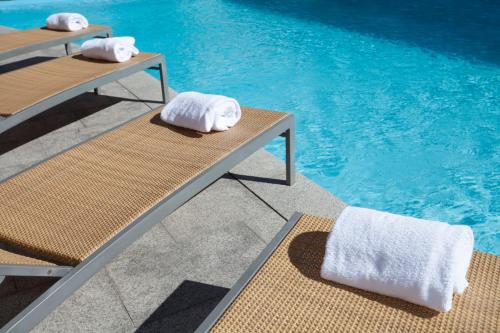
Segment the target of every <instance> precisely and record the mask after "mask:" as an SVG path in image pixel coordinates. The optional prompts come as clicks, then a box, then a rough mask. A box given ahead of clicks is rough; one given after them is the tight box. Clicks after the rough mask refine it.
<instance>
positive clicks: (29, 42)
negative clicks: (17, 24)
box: [0, 25, 111, 60]
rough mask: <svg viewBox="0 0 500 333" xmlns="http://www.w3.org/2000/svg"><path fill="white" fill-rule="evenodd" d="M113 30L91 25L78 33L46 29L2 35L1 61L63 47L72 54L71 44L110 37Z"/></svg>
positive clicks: (0, 42)
mask: <svg viewBox="0 0 500 333" xmlns="http://www.w3.org/2000/svg"><path fill="white" fill-rule="evenodd" d="M110 36H111V28H110V27H107V26H103V25H90V26H89V27H88V28H87V29H82V30H78V31H55V30H49V29H46V28H36V29H30V30H21V31H19V30H14V31H12V32H11V33H7V34H2V35H0V60H4V59H7V58H11V57H15V56H18V55H21V54H25V53H29V52H33V51H39V50H43V49H47V48H49V47H53V46H57V45H63V44H64V47H65V49H66V54H67V55H69V54H71V42H73V41H76V40H81V39H87V38H92V37H110Z"/></svg>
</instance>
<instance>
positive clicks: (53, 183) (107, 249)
mask: <svg viewBox="0 0 500 333" xmlns="http://www.w3.org/2000/svg"><path fill="white" fill-rule="evenodd" d="M159 111H160V109H157V110H155V111H153V112H150V113H147V114H146V115H143V116H140V117H139V118H136V119H135V120H132V121H130V122H128V123H126V124H125V125H122V126H120V127H118V128H115V129H113V130H111V131H109V132H107V133H105V134H103V135H101V136H99V137H97V138H95V139H92V140H90V141H88V142H86V143H83V144H81V145H79V146H77V147H75V148H72V149H70V150H68V151H66V152H63V153H61V154H60V155H57V156H55V157H53V158H51V159H49V160H47V161H45V162H42V163H41V164H38V165H37V166H35V167H33V168H31V169H29V170H27V171H24V172H22V173H20V174H18V175H16V176H13V177H11V178H9V179H7V180H6V181H4V182H2V183H0V193H2V200H0V243H4V244H6V245H7V246H8V247H7V250H2V251H0V276H1V275H15V276H61V277H62V278H61V279H60V280H58V281H57V282H56V283H55V284H54V285H53V286H51V287H50V288H49V289H48V290H47V291H46V292H45V293H44V294H42V295H41V296H40V297H39V298H38V299H36V300H35V301H34V302H33V303H32V304H31V305H30V306H28V307H27V308H26V309H25V310H24V311H22V312H21V313H20V314H19V315H18V316H16V317H15V318H13V319H12V320H11V321H10V322H9V323H8V324H6V326H4V327H3V328H2V330H0V331H1V332H13V331H16V332H26V331H28V330H29V329H31V328H32V327H33V326H34V325H36V324H37V323H38V322H39V321H40V320H42V319H43V318H44V317H45V316H46V315H47V314H49V313H50V312H51V311H52V310H53V309H54V308H56V307H57V306H58V305H59V304H60V303H61V302H63V301H64V299H66V298H67V297H68V296H69V295H71V293H72V292H74V291H75V290H76V289H78V288H79V287H80V286H81V285H82V284H83V283H85V281H87V280H88V279H89V278H90V277H91V276H92V275H93V274H95V273H96V272H98V271H99V270H100V269H101V268H102V267H103V266H104V265H105V264H106V263H108V262H110V261H111V259H113V257H115V256H116V255H118V254H120V253H121V252H122V251H123V250H124V249H125V248H126V247H127V246H128V245H129V244H131V243H132V242H133V241H134V240H136V239H137V238H139V237H140V236H141V235H142V234H143V233H145V232H146V231H148V230H149V229H150V228H151V227H152V226H153V225H155V224H156V223H158V222H160V221H161V220H162V219H163V218H165V217H166V216H168V215H169V214H170V213H172V212H173V211H175V210H176V209H177V208H178V207H180V206H181V205H183V204H184V203H185V202H186V201H187V200H189V199H190V198H192V197H193V196H194V195H195V194H197V193H198V192H199V191H201V190H203V189H204V188H205V187H206V186H208V185H209V184H211V183H212V182H214V181H215V180H217V179H218V178H219V177H221V176H222V175H223V174H224V173H226V172H228V171H229V170H230V169H232V168H233V167H234V166H235V165H237V164H238V163H239V162H241V161H242V160H244V159H245V158H246V157H248V156H249V155H251V154H252V153H254V152H255V151H257V150H258V149H260V148H261V147H262V146H264V145H265V144H266V143H268V142H269V141H271V140H272V139H274V138H275V137H277V136H280V135H282V136H285V137H286V150H287V154H286V156H287V167H286V184H289V185H290V184H292V183H293V181H294V118H293V115H289V114H286V113H282V112H271V111H264V110H256V109H251V108H242V119H241V120H240V122H239V123H238V124H237V125H236V126H235V127H234V128H232V129H230V130H229V131H226V132H212V133H208V134H203V133H199V132H195V131H192V130H187V129H182V128H179V127H174V126H171V125H167V124H165V123H163V122H162V121H161V120H160V117H159ZM14 250H15V251H14ZM159 260H161V258H159ZM144 283H147V281H144Z"/></svg>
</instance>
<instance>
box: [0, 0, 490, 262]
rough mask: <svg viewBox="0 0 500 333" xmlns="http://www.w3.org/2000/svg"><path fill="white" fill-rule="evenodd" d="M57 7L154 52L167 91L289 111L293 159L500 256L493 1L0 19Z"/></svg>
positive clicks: (25, 21) (1, 9) (350, 197)
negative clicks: (456, 226) (163, 67)
mask: <svg viewBox="0 0 500 333" xmlns="http://www.w3.org/2000/svg"><path fill="white" fill-rule="evenodd" d="M57 11H77V12H81V13H83V14H84V15H86V16H87V17H88V18H89V19H90V21H91V22H96V23H101V24H109V25H112V26H113V29H114V33H115V35H133V36H135V37H136V38H137V44H138V46H139V48H140V49H141V50H143V51H157V52H163V53H165V54H166V55H167V61H168V69H169V74H170V76H169V81H170V84H171V85H172V86H173V88H174V89H177V90H179V91H184V90H199V91H203V92H212V93H219V94H227V95H230V96H234V97H236V98H238V99H239V100H240V101H241V103H242V104H245V105H252V106H256V107H263V108H270V109H277V110H285V111H291V112H293V113H295V115H296V118H297V140H298V141H297V142H298V145H297V148H298V155H297V161H298V169H299V170H300V171H301V172H302V173H304V174H305V175H306V176H308V177H309V178H311V179H312V180H314V181H315V182H317V183H318V184H320V185H321V186H323V187H325V188H326V189H328V190H329V191H331V192H332V193H333V194H335V195H337V196H339V197H340V198H342V199H343V200H344V201H346V202H348V203H350V204H353V205H362V206H366V207H371V208H376V209H381V210H387V211H391V212H394V213H400V214H408V215H414V216H417V217H421V218H432V219H438V220H443V221H447V222H450V223H462V224H467V225H470V226H471V227H472V228H473V229H474V232H475V236H476V240H477V242H476V244H477V245H476V246H477V248H478V249H480V250H483V251H488V252H491V253H496V254H500V145H499V142H500V103H499V102H500V97H499V96H500V24H499V22H500V3H499V2H498V1H495V0H492V1H487V0H476V1H465V0H453V1H452V0H432V1H431V0H420V1H416V2H415V1H411V2H408V1H399V0H380V1H373V0H356V1H354V0H352V1H348V0H316V1H310V0H290V1H278V0H269V1H263V0H257V1H250V0H196V1H179V0H163V1H154V2H153V1H141V0H129V1H125V0H124V1H118V0H110V1H78V2H76V1H69V0H59V1H57V0H56V1H44V0H38V1H34V0H30V1H26V0H24V1H23V0H18V1H2V2H0V24H2V25H8V26H13V27H16V28H28V27H34V26H40V25H42V24H43V23H44V18H45V17H46V16H48V15H49V14H50V13H53V12H57ZM267 149H268V150H269V151H271V152H272V153H274V154H276V155H277V156H279V157H281V158H282V157H283V146H282V142H281V141H275V142H273V143H272V144H270V145H269V146H268V147H267Z"/></svg>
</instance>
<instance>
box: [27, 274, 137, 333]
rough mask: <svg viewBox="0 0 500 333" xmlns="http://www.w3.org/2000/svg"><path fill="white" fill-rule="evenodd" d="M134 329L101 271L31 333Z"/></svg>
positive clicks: (107, 279)
mask: <svg viewBox="0 0 500 333" xmlns="http://www.w3.org/2000/svg"><path fill="white" fill-rule="evenodd" d="M133 328H134V326H133V323H132V320H131V319H130V317H129V316H128V313H127V311H126V309H125V308H124V306H123V303H122V302H121V300H120V298H119V296H118V293H117V292H116V291H115V289H114V282H113V281H112V280H111V279H110V277H109V276H108V275H107V273H106V271H105V270H101V271H100V272H99V273H97V274H96V275H94V276H93V277H92V278H91V279H90V280H89V281H88V282H87V283H86V284H85V285H83V286H82V287H81V288H80V289H79V290H77V291H76V292H75V293H74V294H73V295H71V296H70V297H69V298H68V299H66V301H64V303H63V304H61V305H60V306H59V307H58V308H57V310H56V311H54V312H52V313H51V314H50V315H49V316H47V318H45V320H43V321H42V322H41V323H40V324H39V325H38V326H37V327H35V329H34V330H33V332H40V333H41V332H126V331H130V330H131V329H133Z"/></svg>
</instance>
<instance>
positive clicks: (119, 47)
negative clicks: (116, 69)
mask: <svg viewBox="0 0 500 333" xmlns="http://www.w3.org/2000/svg"><path fill="white" fill-rule="evenodd" d="M134 44H135V38H134V37H111V38H94V39H91V40H88V41H86V42H84V43H83V44H82V55H83V56H84V57H87V58H91V59H99V60H107V61H112V62H125V61H128V60H130V58H131V57H134V56H136V55H138V54H139V50H138V49H137V48H136V47H135V46H134Z"/></svg>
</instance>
